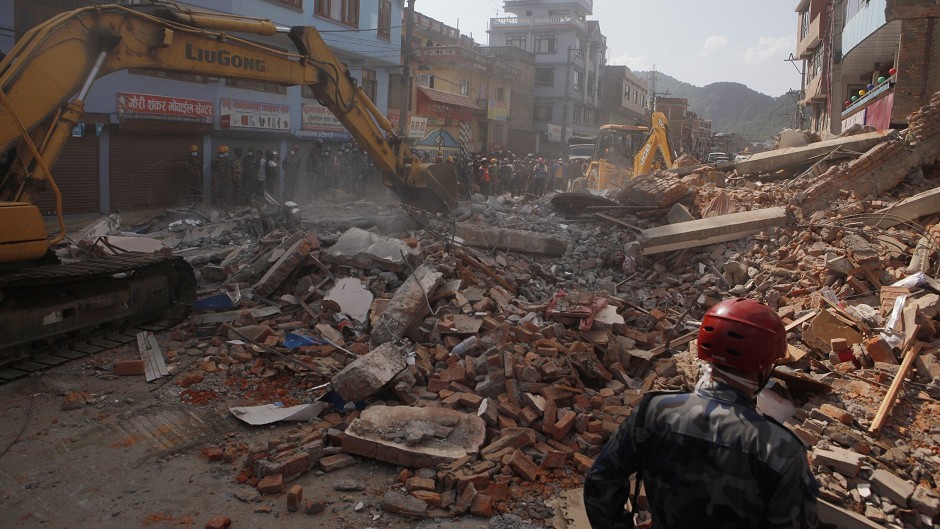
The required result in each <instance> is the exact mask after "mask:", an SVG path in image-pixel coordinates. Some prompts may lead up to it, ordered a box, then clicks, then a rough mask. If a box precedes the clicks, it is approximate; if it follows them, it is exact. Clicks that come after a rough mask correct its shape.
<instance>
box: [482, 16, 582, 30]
mask: <svg viewBox="0 0 940 529" xmlns="http://www.w3.org/2000/svg"><path fill="white" fill-rule="evenodd" d="M553 28H559V29H566V28H570V29H577V30H579V31H587V21H585V20H584V19H583V18H580V17H576V16H574V15H561V16H544V17H502V18H491V19H490V29H489V31H490V32H493V31H511V30H522V31H525V30H528V29H553Z"/></svg>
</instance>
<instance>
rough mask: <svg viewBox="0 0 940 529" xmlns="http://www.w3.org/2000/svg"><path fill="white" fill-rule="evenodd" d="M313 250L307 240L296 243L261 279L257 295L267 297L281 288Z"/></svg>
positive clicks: (256, 291)
mask: <svg viewBox="0 0 940 529" xmlns="http://www.w3.org/2000/svg"><path fill="white" fill-rule="evenodd" d="M311 248H312V245H311V244H310V241H309V240H307V239H300V240H299V241H297V242H296V243H294V245H293V246H291V247H290V248H288V249H287V251H286V252H284V255H282V256H281V258H280V259H278V260H277V262H276V263H274V265H273V266H271V268H269V269H268V271H267V272H265V274H264V275H263V276H261V279H259V280H258V283H257V284H256V285H255V294H257V295H259V296H262V297H265V296H268V295H269V294H271V293H272V292H274V291H275V290H277V287H279V286H281V283H283V282H284V281H285V280H286V279H287V278H288V276H290V275H291V274H292V273H293V272H294V270H296V269H297V267H298V266H300V264H301V263H302V262H303V260H304V258H305V257H307V254H309V253H310V250H311Z"/></svg>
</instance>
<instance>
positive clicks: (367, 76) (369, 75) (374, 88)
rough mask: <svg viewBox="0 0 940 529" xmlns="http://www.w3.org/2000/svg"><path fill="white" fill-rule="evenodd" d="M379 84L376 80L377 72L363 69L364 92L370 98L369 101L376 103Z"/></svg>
mask: <svg viewBox="0 0 940 529" xmlns="http://www.w3.org/2000/svg"><path fill="white" fill-rule="evenodd" d="M378 89H379V83H378V82H377V81H376V80H375V70H370V69H368V68H363V69H362V91H363V92H365V93H366V95H367V96H369V100H371V101H372V102H373V103H375V96H376V94H377V93H378Z"/></svg>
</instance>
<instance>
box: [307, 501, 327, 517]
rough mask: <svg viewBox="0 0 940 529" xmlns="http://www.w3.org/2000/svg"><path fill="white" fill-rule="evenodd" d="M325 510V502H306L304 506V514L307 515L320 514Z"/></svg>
mask: <svg viewBox="0 0 940 529" xmlns="http://www.w3.org/2000/svg"><path fill="white" fill-rule="evenodd" d="M324 510H326V501H325V500H307V503H306V504H305V505H304V512H305V513H307V514H320V513H321V512H323V511H324Z"/></svg>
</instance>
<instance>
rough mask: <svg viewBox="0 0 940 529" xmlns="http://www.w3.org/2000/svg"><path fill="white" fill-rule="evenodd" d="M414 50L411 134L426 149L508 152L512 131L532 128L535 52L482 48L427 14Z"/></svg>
mask: <svg viewBox="0 0 940 529" xmlns="http://www.w3.org/2000/svg"><path fill="white" fill-rule="evenodd" d="M411 52H412V56H413V64H414V71H413V74H412V77H413V80H414V81H415V82H414V83H413V87H412V88H413V90H412V95H411V101H412V103H411V109H410V110H411V111H410V119H409V122H410V123H409V130H410V136H412V137H411V139H412V140H417V142H416V146H417V147H418V148H419V149H420V150H425V151H438V152H444V153H447V154H453V153H456V152H458V151H459V150H461V149H466V150H467V151H469V152H476V151H503V150H507V149H510V148H511V147H510V130H511V129H514V128H518V127H525V128H527V127H530V126H531V106H529V108H528V110H526V106H527V103H530V102H531V97H529V98H528V99H527V98H526V92H528V93H529V94H531V82H532V79H533V76H534V57H533V56H532V54H531V53H528V52H524V51H522V50H518V49H515V48H512V49H506V48H505V47H503V48H492V49H490V48H484V47H481V46H479V45H478V44H477V43H476V42H474V40H473V39H472V38H470V37H467V36H466V35H461V34H460V31H459V30H458V29H457V28H453V27H451V26H448V25H447V24H443V23H441V22H440V21H437V20H434V19H432V18H430V17H427V16H425V15H423V14H421V13H415V15H414V27H413V36H412V46H411ZM526 82H529V84H528V85H526V84H525V83H526ZM517 89H519V90H520V91H521V92H520V94H515V93H514V92H515V91H516V90H517ZM392 100H393V101H392V106H393V107H398V106H400V105H399V104H397V103H398V101H400V99H396V96H393V97H392ZM517 104H518V105H520V109H519V110H518V111H517V110H516V108H515V107H516V105H517ZM393 113H394V112H393Z"/></svg>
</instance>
